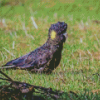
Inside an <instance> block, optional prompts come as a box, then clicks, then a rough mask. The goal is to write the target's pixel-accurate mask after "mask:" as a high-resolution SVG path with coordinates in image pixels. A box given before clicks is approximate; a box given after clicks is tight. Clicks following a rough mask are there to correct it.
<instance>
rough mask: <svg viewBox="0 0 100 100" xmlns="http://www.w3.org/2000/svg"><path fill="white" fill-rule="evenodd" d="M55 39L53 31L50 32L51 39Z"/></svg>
mask: <svg viewBox="0 0 100 100" xmlns="http://www.w3.org/2000/svg"><path fill="white" fill-rule="evenodd" d="M55 38H56V32H55V31H54V30H53V31H52V32H51V39H52V40H54V39H55Z"/></svg>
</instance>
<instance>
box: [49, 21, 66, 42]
mask: <svg viewBox="0 0 100 100" xmlns="http://www.w3.org/2000/svg"><path fill="white" fill-rule="evenodd" d="M66 30H67V24H66V23H65V22H58V23H55V24H52V25H51V27H50V28H49V34H48V35H49V37H48V40H49V41H50V43H54V44H59V43H63V42H65V40H66V38H67V32H66Z"/></svg>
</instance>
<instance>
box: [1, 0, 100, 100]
mask: <svg viewBox="0 0 100 100" xmlns="http://www.w3.org/2000/svg"><path fill="white" fill-rule="evenodd" d="M1 2H2V3H1V5H0V17H1V18H0V55H1V56H0V66H2V65H3V64H5V63H6V62H7V61H9V60H12V59H15V58H17V57H19V56H22V55H24V54H26V53H28V52H30V51H32V50H34V49H36V48H37V47H39V46H41V45H42V44H44V43H45V41H46V39H47V36H48V29H49V27H50V25H51V24H53V23H56V22H58V21H64V22H66V23H67V24H68V31H67V32H68V39H67V41H66V43H65V44H64V49H63V52H62V60H61V62H60V65H59V66H58V67H57V68H56V69H55V70H54V71H53V73H52V74H50V75H45V74H34V73H30V72H27V71H22V70H9V71H6V70H5V71H4V72H5V73H7V74H8V75H9V76H10V77H11V78H12V79H14V80H19V81H24V82H27V83H30V84H34V85H40V86H44V87H51V88H53V89H58V90H62V91H65V92H68V91H74V92H75V93H77V94H78V95H79V96H80V97H83V98H85V96H86V95H87V93H86V92H85V91H86V90H87V91H89V92H90V94H89V95H88V98H87V99H88V100H98V99H96V98H95V99H93V98H94V97H98V98H99V97H100V34H99V32H100V24H98V23H96V21H94V20H100V13H99V12H100V6H99V5H100V1H99V0H91V1H90V0H70V1H69V0H55V1H50V0H48V1H47V2H45V0H33V1H31V0H24V1H22V0H20V1H18V2H13V1H12V0H9V1H8V0H4V1H3V0H2V1H1ZM31 16H33V17H34V20H35V22H36V24H37V25H38V29H35V27H34V25H33V23H32V20H31ZM85 93H86V94H85ZM73 98H74V97H73ZM89 98H90V99H89ZM83 100H84V99H83Z"/></svg>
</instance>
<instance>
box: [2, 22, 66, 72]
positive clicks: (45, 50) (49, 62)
mask: <svg viewBox="0 0 100 100" xmlns="http://www.w3.org/2000/svg"><path fill="white" fill-rule="evenodd" d="M66 30H67V24H66V23H65V22H58V23H55V24H52V25H51V27H50V28H49V32H48V39H47V41H46V43H45V44H43V45H42V46H41V47H39V48H37V49H35V50H34V51H32V52H30V53H28V54H26V55H24V56H21V57H19V58H17V59H14V60H11V61H9V62H7V63H6V64H5V65H3V66H2V67H1V69H10V68H15V69H16V68H20V69H28V70H30V71H33V72H47V73H48V72H52V70H54V69H55V68H56V67H57V66H58V65H59V63H60V60H61V51H62V49H63V43H64V42H65V40H66V38H67V32H66Z"/></svg>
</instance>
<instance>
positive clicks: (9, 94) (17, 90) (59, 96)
mask: <svg viewBox="0 0 100 100" xmlns="http://www.w3.org/2000/svg"><path fill="white" fill-rule="evenodd" d="M0 74H1V75H0V76H1V77H0V100H100V94H97V93H95V94H93V93H92V92H89V91H88V90H85V92H81V93H75V92H73V91H69V92H63V91H58V90H53V89H52V88H45V87H41V86H35V85H31V84H28V83H25V82H19V81H14V80H12V79H11V78H10V77H9V76H8V75H6V74H5V73H3V72H2V71H1V70H0ZM3 77H6V78H3Z"/></svg>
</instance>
